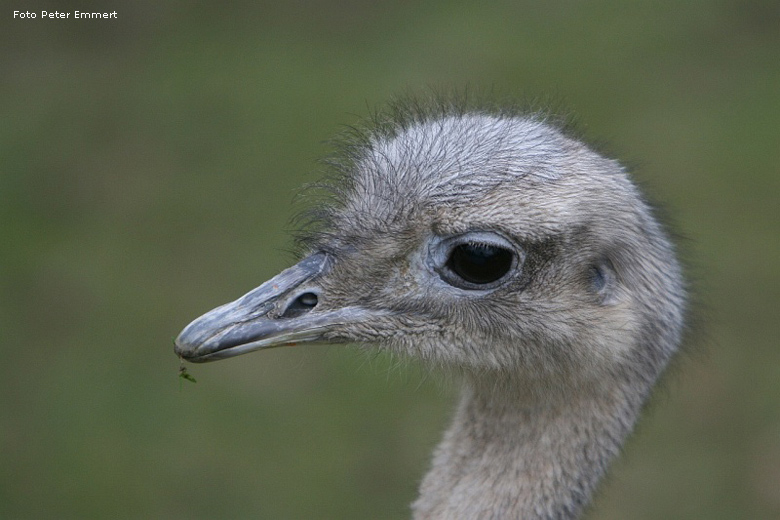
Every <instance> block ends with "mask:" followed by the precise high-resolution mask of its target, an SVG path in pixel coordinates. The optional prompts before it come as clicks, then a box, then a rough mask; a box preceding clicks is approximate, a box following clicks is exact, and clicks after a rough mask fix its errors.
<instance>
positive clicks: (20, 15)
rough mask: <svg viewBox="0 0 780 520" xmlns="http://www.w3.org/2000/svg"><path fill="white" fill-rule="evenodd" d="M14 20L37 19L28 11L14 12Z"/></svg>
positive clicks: (36, 16) (35, 15)
mask: <svg viewBox="0 0 780 520" xmlns="http://www.w3.org/2000/svg"><path fill="white" fill-rule="evenodd" d="M14 18H38V15H37V14H35V13H31V12H30V11H25V12H21V11H14Z"/></svg>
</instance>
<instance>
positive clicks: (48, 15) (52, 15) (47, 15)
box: [41, 11, 70, 18]
mask: <svg viewBox="0 0 780 520" xmlns="http://www.w3.org/2000/svg"><path fill="white" fill-rule="evenodd" d="M68 17H70V13H60V12H58V11H55V12H53V13H50V12H48V11H41V18H68Z"/></svg>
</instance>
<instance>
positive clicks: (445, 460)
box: [412, 374, 645, 520]
mask: <svg viewBox="0 0 780 520" xmlns="http://www.w3.org/2000/svg"><path fill="white" fill-rule="evenodd" d="M501 379H503V380H502V381H501V382H500V383H497V382H496V381H497V378H496V377H495V375H490V374H482V375H480V376H470V377H467V378H466V380H465V381H464V386H463V390H462V394H461V398H460V403H459V405H458V407H457V409H456V411H455V416H454V418H453V421H452V425H451V426H450V428H449V429H448V430H447V431H446V433H445V435H444V439H443V440H442V442H441V444H439V446H438V448H437V449H436V451H435V453H434V457H433V464H432V468H431V470H430V472H429V473H428V474H427V475H426V476H425V478H424V480H423V482H422V485H421V487H420V497H419V498H418V499H417V501H416V502H415V503H414V504H413V506H412V507H413V510H414V518H415V519H420V520H421V519H445V518H486V519H489V518H522V519H537V518H538V519H542V518H545V519H553V518H555V519H569V518H577V517H579V515H580V514H581V513H582V511H583V509H584V507H585V506H586V505H587V503H588V502H589V499H590V497H591V494H592V493H593V491H594V489H595V487H596V485H597V484H598V482H599V480H600V479H601V477H602V476H603V474H604V472H605V470H606V469H607V467H608V465H609V463H610V461H611V460H612V459H613V458H614V457H615V455H616V454H617V453H618V450H619V448H620V446H621V444H622V443H623V441H624V440H625V438H626V436H627V435H628V434H629V433H630V432H631V429H632V427H633V425H634V422H635V421H636V418H637V416H638V414H639V409H640V408H641V403H642V400H643V394H644V393H645V392H639V393H638V392H636V390H634V391H633V392H628V391H627V389H628V388H629V386H628V384H627V383H626V384H625V385H619V384H617V385H615V386H612V387H610V388H605V387H604V386H603V385H598V384H592V385H588V384H586V385H584V386H580V387H577V388H575V387H570V391H560V390H556V391H554V393H553V391H552V390H551V391H550V394H548V395H545V394H544V390H539V389H529V387H528V385H520V384H516V383H513V382H512V380H511V379H510V380H507V378H501Z"/></svg>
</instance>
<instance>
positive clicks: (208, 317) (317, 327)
mask: <svg viewBox="0 0 780 520" xmlns="http://www.w3.org/2000/svg"><path fill="white" fill-rule="evenodd" d="M327 269H328V256H327V255H326V254H324V253H315V254H313V255H311V256H308V257H306V258H304V259H303V260H301V261H300V262H299V263H298V264H296V265H294V266H292V267H290V268H289V269H286V270H284V271H282V272H281V273H279V274H278V275H277V276H275V277H274V278H272V279H270V280H269V281H267V282H265V283H264V284H263V285H261V286H260V287H258V288H257V289H254V290H252V291H250V292H248V293H247V294H245V295H244V296H242V297H241V298H239V299H238V300H236V301H234V302H231V303H228V304H225V305H222V306H221V307H217V308H216V309H214V310H212V311H209V312H207V313H206V314H204V315H203V316H201V317H200V318H198V319H196V320H195V321H193V322H192V323H190V324H189V325H187V326H186V327H185V328H184V330H183V331H182V332H181V334H179V337H178V338H176V341H175V343H174V351H175V352H176V354H177V355H179V356H180V357H181V358H183V359H186V360H187V361H192V362H196V363H201V362H205V361H215V360H218V359H225V358H229V357H233V356H238V355H241V354H246V353H247V352H252V351H255V350H260V349H266V348H272V347H281V346H291V345H295V344H297V343H304V342H314V341H322V340H325V339H326V338H325V335H326V334H327V333H328V332H329V331H332V329H333V328H334V327H338V326H339V325H341V324H344V323H350V322H355V321H359V320H360V319H361V316H362V315H363V314H364V311H362V309H359V308H351V307H345V308H340V309H336V310H332V311H326V312H316V311H314V310H312V309H314V308H315V307H316V300H315V302H314V305H309V306H302V307H301V306H299V307H298V308H296V311H295V312H289V309H290V305H291V302H294V301H296V297H299V296H300V295H301V294H306V293H307V292H309V293H311V292H313V291H312V290H311V289H310V290H309V291H306V290H304V289H303V288H302V287H301V286H303V285H306V282H310V281H312V280H313V279H315V278H317V277H318V276H320V275H321V274H322V273H324V272H325V271H327ZM308 286H309V287H310V284H308ZM310 296H311V295H310ZM284 308H287V309H288V311H285V310H284ZM331 336H332V335H331ZM327 341H328V342H331V343H332V342H338V341H339V339H338V338H336V339H333V338H332V337H330V338H327ZM342 341H346V339H345V340H342Z"/></svg>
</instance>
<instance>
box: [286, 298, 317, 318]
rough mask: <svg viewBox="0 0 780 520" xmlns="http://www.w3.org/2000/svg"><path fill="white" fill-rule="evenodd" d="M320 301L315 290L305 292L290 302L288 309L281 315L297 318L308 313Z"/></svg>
mask: <svg viewBox="0 0 780 520" xmlns="http://www.w3.org/2000/svg"><path fill="white" fill-rule="evenodd" d="M318 302H319V298H317V295H316V294H314V293H313V292H305V293H303V294H301V295H300V296H298V297H297V298H295V299H294V300H293V301H292V302H290V305H288V306H287V309H285V311H284V313H282V315H281V316H280V317H281V318H295V317H297V316H300V315H301V314H306V313H307V312H309V311H310V310H312V309H313V308H314V307H316V306H317V303H318Z"/></svg>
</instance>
